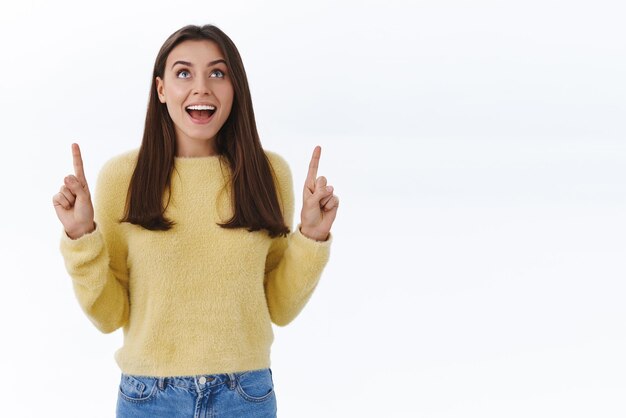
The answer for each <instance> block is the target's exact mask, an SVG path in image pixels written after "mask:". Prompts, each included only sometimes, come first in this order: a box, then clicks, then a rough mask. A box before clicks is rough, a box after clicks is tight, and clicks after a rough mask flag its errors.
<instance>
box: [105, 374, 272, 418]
mask: <svg viewBox="0 0 626 418" xmlns="http://www.w3.org/2000/svg"><path fill="white" fill-rule="evenodd" d="M117 417H118V418H143V417H151V418H159V417H164V418H165V417H167V418H209V417H211V418H212V417H224V418H226V417H246V418H275V417H276V395H275V394H274V380H273V379H272V370H271V369H269V368H267V369H260V370H248V371H245V372H239V373H227V374H211V375H198V376H175V377H146V376H136V375H128V374H124V373H122V379H121V381H120V387H119V392H118V397H117Z"/></svg>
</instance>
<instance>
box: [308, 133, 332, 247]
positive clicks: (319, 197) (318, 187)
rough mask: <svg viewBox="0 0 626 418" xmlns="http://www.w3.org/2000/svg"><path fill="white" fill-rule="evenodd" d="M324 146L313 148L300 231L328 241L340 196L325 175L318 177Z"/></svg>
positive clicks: (309, 236)
mask: <svg viewBox="0 0 626 418" xmlns="http://www.w3.org/2000/svg"><path fill="white" fill-rule="evenodd" d="M321 152H322V148H321V147H320V146H319V145H318V146H316V147H315V149H314V150H313V156H312V157H311V162H310V164H309V174H308V175H307V178H306V181H305V182H304V191H303V193H304V194H303V197H302V211H301V212H300V219H301V222H300V232H302V234H303V235H305V236H306V237H308V238H311V239H314V240H316V241H326V240H327V239H328V233H329V232H330V227H331V226H332V224H333V222H334V221H335V217H336V216H337V208H338V207H339V197H337V196H335V195H334V194H333V187H332V186H327V185H326V178H325V177H324V176H320V177H317V167H318V165H319V161H320V154H321Z"/></svg>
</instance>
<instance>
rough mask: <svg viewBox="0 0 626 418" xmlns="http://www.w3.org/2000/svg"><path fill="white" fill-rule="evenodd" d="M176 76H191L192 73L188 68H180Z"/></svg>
mask: <svg viewBox="0 0 626 418" xmlns="http://www.w3.org/2000/svg"><path fill="white" fill-rule="evenodd" d="M176 77H178V78H189V77H191V74H190V73H189V71H187V70H178V71H176Z"/></svg>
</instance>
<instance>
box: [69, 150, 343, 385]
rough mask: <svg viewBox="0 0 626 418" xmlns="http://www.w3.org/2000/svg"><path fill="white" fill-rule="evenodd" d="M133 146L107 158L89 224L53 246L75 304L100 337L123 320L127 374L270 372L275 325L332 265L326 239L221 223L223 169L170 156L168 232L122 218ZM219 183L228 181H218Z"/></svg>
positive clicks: (284, 173)
mask: <svg viewBox="0 0 626 418" xmlns="http://www.w3.org/2000/svg"><path fill="white" fill-rule="evenodd" d="M138 151H139V150H138V149H135V150H132V151H127V152H125V153H123V154H120V155H117V156H116V157H113V158H112V159H110V160H109V161H108V162H107V163H106V164H105V165H104V166H103V168H102V169H101V171H100V173H99V175H98V181H97V184H96V190H95V195H94V211H95V219H94V220H95V225H96V229H95V230H94V231H93V232H91V233H88V234H85V235H83V236H82V237H80V238H78V239H76V240H72V239H70V238H69V237H68V236H67V234H66V233H65V231H64V230H63V232H62V237H61V241H60V250H61V253H62V255H63V258H64V260H65V266H66V268H67V271H68V273H69V275H70V276H71V278H72V281H73V287H74V291H75V294H76V297H77V299H78V302H79V304H80V306H81V307H82V309H83V311H84V312H85V314H86V315H87V317H88V318H89V319H90V320H91V322H93V324H94V325H95V326H96V327H97V328H98V329H99V330H100V331H102V332H103V333H110V332H112V331H115V330H116V329H118V328H120V327H123V330H124V343H123V346H122V347H121V348H120V349H118V350H117V351H116V353H115V360H116V362H117V364H118V365H119V367H120V369H121V370H122V372H123V373H127V374H135V375H142V376H159V377H163V376H191V375H197V374H216V373H234V372H238V371H244V370H254V369H262V368H266V367H270V347H271V344H272V341H273V339H274V334H273V331H272V324H271V323H272V322H273V323H275V324H277V325H280V326H284V325H286V324H288V323H289V322H291V321H292V320H293V319H294V318H295V317H296V316H297V315H298V314H299V313H300V311H301V310H302V308H303V307H304V306H305V304H306V303H307V301H308V300H309V298H310V296H311V294H312V292H313V291H314V289H315V287H316V285H317V283H318V281H319V279H320V276H321V274H322V271H323V269H324V267H325V265H326V263H327V261H328V258H329V253H330V245H331V242H332V234H331V235H330V236H329V237H328V239H327V240H326V241H322V242H320V241H315V240H313V239H310V238H307V237H306V236H304V235H302V233H301V232H300V225H298V226H297V227H296V228H295V229H293V232H291V233H290V234H289V235H288V236H287V237H277V238H270V237H269V235H268V234H267V231H265V230H261V231H255V232H248V231H247V230H246V229H245V228H238V229H224V228H221V227H220V226H218V225H216V223H218V222H220V223H221V222H224V221H226V220H227V219H229V218H230V216H231V215H232V213H233V212H232V204H231V200H230V193H231V191H230V188H229V187H227V185H228V180H229V176H230V170H229V169H228V166H227V164H226V162H225V160H224V159H223V157H220V156H209V157H196V158H183V157H176V158H175V163H174V167H175V169H174V170H173V172H172V179H171V185H170V188H169V189H167V190H166V196H165V197H164V202H166V201H167V200H166V199H167V195H168V194H171V199H170V201H169V204H168V205H167V209H166V211H165V216H166V217H167V218H168V219H171V220H173V221H175V222H176V225H175V226H174V227H173V228H172V229H170V230H169V231H150V230H146V229H144V228H142V227H140V226H138V225H133V224H130V223H127V222H124V223H118V222H117V220H118V219H121V218H122V216H123V214H124V205H125V201H126V192H127V190H128V186H129V183H130V178H131V175H132V173H133V170H134V167H135V164H136V162H137V155H138ZM265 152H266V155H267V156H268V158H269V160H270V163H271V166H272V169H273V171H274V179H275V182H276V185H277V191H278V194H279V201H280V202H281V204H282V208H281V209H282V210H283V215H284V218H285V222H286V223H287V226H290V227H291V225H292V223H293V215H294V196H293V184H292V183H293V181H292V176H291V171H290V169H289V166H288V164H287V163H286V161H285V160H284V159H283V158H282V157H280V156H279V155H278V154H276V153H273V152H271V151H265ZM225 186H226V187H225Z"/></svg>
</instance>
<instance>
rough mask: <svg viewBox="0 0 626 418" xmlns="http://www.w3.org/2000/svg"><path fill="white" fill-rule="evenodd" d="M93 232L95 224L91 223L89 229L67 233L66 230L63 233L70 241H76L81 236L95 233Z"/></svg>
mask: <svg viewBox="0 0 626 418" xmlns="http://www.w3.org/2000/svg"><path fill="white" fill-rule="evenodd" d="M95 230H96V223H95V222H92V224H91V227H90V228H83V229H80V230H78V231H71V232H68V231H67V230H66V231H65V234H66V235H67V236H68V237H70V239H73V240H77V239H79V238H80V237H82V236H83V235H87V234H90V233H92V232H93V231H95Z"/></svg>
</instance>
